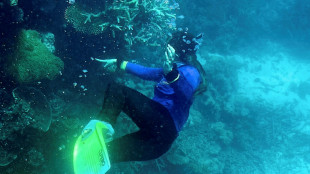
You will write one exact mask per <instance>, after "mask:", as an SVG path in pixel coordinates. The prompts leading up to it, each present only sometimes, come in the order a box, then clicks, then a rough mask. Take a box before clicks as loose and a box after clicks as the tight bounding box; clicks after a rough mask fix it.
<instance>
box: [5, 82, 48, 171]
mask: <svg viewBox="0 0 310 174" xmlns="http://www.w3.org/2000/svg"><path fill="white" fill-rule="evenodd" d="M12 96H13V97H12V98H13V99H14V101H11V102H10V103H9V104H6V105H2V106H3V107H2V108H1V109H0V166H7V165H9V164H10V163H11V162H13V161H14V160H15V159H17V157H18V154H19V153H20V150H15V151H11V150H10V149H12V148H13V147H15V148H16V147H20V148H21V147H23V146H24V144H23V145H22V144H19V141H20V139H19V138H18V135H22V134H23V132H24V131H25V130H26V129H28V130H29V129H32V130H35V131H37V130H41V131H44V132H46V131H47V130H48V129H49V126H50V124H51V121H52V116H51V108H50V106H49V103H48V101H47V99H46V97H45V95H44V94H43V93H41V92H40V91H39V90H37V89H35V88H32V87H18V88H15V89H14V90H13V92H12ZM24 138H25V137H24ZM25 139H26V138H25ZM23 141H24V140H23ZM39 153H40V152H37V153H36V154H37V156H41V157H42V154H41V155H40V154H39ZM41 157H40V159H42V158H43V157H42V158H41ZM32 158H36V161H37V162H36V163H38V162H39V161H41V162H42V160H39V157H32ZM29 159H31V158H29Z"/></svg>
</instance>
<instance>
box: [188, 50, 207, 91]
mask: <svg viewBox="0 0 310 174" xmlns="http://www.w3.org/2000/svg"><path fill="white" fill-rule="evenodd" d="M184 63H186V64H188V65H191V66H194V67H195V68H197V70H198V72H199V74H200V84H199V86H198V88H197V89H196V91H195V93H194V96H196V95H200V94H202V93H204V92H205V91H206V90H207V78H206V77H207V74H206V72H205V70H204V69H203V67H202V65H201V64H200V62H199V61H198V59H197V56H196V55H190V56H189V58H188V59H187V62H184Z"/></svg>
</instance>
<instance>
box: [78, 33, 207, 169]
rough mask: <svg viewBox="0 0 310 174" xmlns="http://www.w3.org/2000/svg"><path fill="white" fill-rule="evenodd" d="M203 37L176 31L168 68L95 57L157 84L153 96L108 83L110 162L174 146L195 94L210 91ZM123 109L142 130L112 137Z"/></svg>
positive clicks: (105, 117)
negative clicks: (199, 51) (200, 57)
mask: <svg viewBox="0 0 310 174" xmlns="http://www.w3.org/2000/svg"><path fill="white" fill-rule="evenodd" d="M201 37H202V34H200V35H198V36H196V37H195V36H193V35H191V34H189V33H187V32H180V31H179V32H176V33H174V34H172V39H171V40H170V41H169V44H168V46H167V50H166V52H165V57H166V61H165V62H164V66H163V68H149V67H145V66H142V65H138V64H134V63H130V62H128V61H123V60H120V59H105V60H101V59H96V60H97V61H99V62H102V63H104V67H105V68H109V67H112V66H116V67H117V69H119V70H120V71H125V72H127V73H129V74H132V75H135V76H138V77H140V78H141V79H144V80H151V81H155V82H157V84H156V86H155V88H154V97H153V98H152V99H150V98H148V97H147V96H145V95H143V94H141V93H140V92H138V91H136V90H134V89H131V88H129V87H126V86H122V85H119V84H114V83H113V84H109V85H108V87H107V89H106V91H105V95H104V101H103V106H102V110H101V111H100V113H99V115H98V117H97V118H98V119H100V120H102V121H100V122H101V123H103V124H104V126H105V128H106V129H107V131H105V133H104V135H103V136H104V139H106V140H108V139H109V140H108V141H106V142H105V145H106V146H105V147H106V151H107V153H108V158H109V159H108V160H109V162H111V163H116V162H125V161H146V160H152V159H156V158H158V157H160V156H161V155H163V154H164V153H166V152H167V151H168V150H169V149H170V147H171V145H172V143H173V142H174V140H175V139H176V138H177V136H178V132H179V131H180V130H181V129H182V127H183V126H184V124H185V122H186V121H187V119H188V116H189V110H190V107H191V105H192V103H193V100H194V97H195V96H196V95H198V94H201V93H203V92H204V91H205V90H206V79H205V77H206V73H205V71H204V70H203V67H202V66H201V64H200V63H199V62H198V60H197V56H196V51H197V48H198V45H199V43H198V40H199V39H201ZM121 112H124V113H125V114H126V115H128V116H129V117H130V118H131V119H132V121H133V122H134V123H135V124H136V125H137V126H138V127H139V130H138V131H137V132H133V133H130V134H127V135H125V136H122V137H119V138H116V139H113V140H111V137H112V135H113V133H114V130H113V126H114V125H115V124H116V120H117V117H118V115H119V114H120V113H121ZM97 121H98V120H97ZM89 125H92V124H91V123H89ZM87 127H88V126H87ZM86 130H89V129H87V128H86ZM86 132H87V131H86ZM93 147H94V146H91V147H90V148H93ZM88 151H89V150H88ZM77 165H78V164H77ZM107 170H108V169H107ZM81 173H82V172H81Z"/></svg>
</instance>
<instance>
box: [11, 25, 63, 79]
mask: <svg viewBox="0 0 310 174" xmlns="http://www.w3.org/2000/svg"><path fill="white" fill-rule="evenodd" d="M7 64H8V66H7V67H8V71H9V72H10V74H11V75H12V76H13V77H14V79H15V80H16V81H17V82H19V83H31V82H35V81H39V80H42V79H49V80H53V79H55V78H56V77H57V76H58V75H59V74H60V73H59V72H60V71H62V70H63V68H64V63H63V62H62V60H61V59H60V58H58V57H56V56H55V55H53V54H52V53H51V52H50V51H49V50H48V48H47V47H46V46H45V45H44V44H43V43H42V42H41V37H40V34H39V33H38V32H37V31H35V30H22V31H21V32H20V34H19V36H18V37H17V43H16V48H15V51H14V53H13V54H12V55H10V56H9V59H8V62H7Z"/></svg>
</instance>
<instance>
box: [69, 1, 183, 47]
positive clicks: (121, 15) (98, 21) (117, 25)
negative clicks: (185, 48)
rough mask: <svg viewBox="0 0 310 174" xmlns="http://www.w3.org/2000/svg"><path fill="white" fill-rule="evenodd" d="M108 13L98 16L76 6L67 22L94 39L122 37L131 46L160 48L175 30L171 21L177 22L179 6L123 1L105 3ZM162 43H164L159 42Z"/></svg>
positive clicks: (96, 13) (98, 14)
mask: <svg viewBox="0 0 310 174" xmlns="http://www.w3.org/2000/svg"><path fill="white" fill-rule="evenodd" d="M104 6H105V8H104V10H99V12H98V11H96V12H95V10H94V9H92V8H90V9H92V10H89V9H86V7H85V6H82V5H80V4H79V3H75V4H74V5H71V6H69V7H68V8H67V10H66V12H65V18H66V20H67V21H68V22H69V23H70V24H72V25H73V27H74V28H75V29H76V30H77V31H79V32H82V33H85V34H90V35H98V34H110V33H112V36H113V37H114V38H115V35H116V34H119V36H122V37H123V38H122V39H123V40H124V41H126V42H127V43H126V44H127V46H128V47H131V46H132V45H133V44H135V43H145V44H146V45H149V46H159V45H160V43H158V42H161V41H166V39H167V36H168V33H169V32H172V31H173V30H174V29H175V25H171V21H174V19H175V18H176V14H175V9H176V8H178V5H177V4H173V5H171V4H170V3H169V1H168V0H155V1H149V0H142V1H139V0H120V1H113V2H105V4H104ZM158 40H160V41H158Z"/></svg>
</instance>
